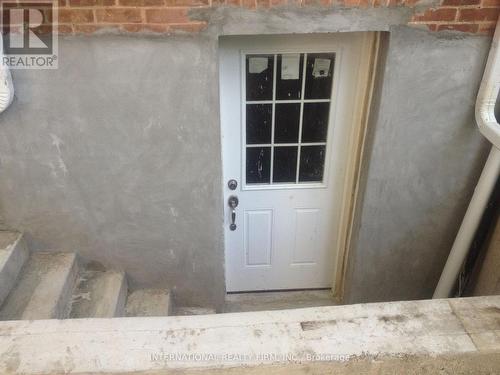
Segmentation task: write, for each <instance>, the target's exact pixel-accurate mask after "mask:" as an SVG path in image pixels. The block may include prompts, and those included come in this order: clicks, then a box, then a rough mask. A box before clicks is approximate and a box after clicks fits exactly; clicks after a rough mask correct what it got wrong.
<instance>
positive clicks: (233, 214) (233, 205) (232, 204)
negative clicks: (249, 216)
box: [227, 195, 240, 230]
mask: <svg viewBox="0 0 500 375" xmlns="http://www.w3.org/2000/svg"><path fill="white" fill-rule="evenodd" d="M238 203H240V202H239V200H238V197H237V196H236V195H231V196H230V197H229V198H228V200H227V204H228V205H229V207H231V224H230V225H229V229H230V230H236V207H238Z"/></svg>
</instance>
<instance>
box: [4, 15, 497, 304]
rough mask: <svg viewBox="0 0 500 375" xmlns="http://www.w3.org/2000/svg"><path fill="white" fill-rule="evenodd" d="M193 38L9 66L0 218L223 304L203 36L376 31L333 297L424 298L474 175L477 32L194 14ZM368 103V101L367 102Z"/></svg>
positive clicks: (191, 296) (65, 47)
mask: <svg viewBox="0 0 500 375" xmlns="http://www.w3.org/2000/svg"><path fill="white" fill-rule="evenodd" d="M196 16H197V17H199V18H200V19H206V20H209V22H210V27H209V28H208V30H207V31H206V32H204V33H202V34H199V35H193V36H166V37H158V38H154V37H151V36H147V35H146V36H134V37H132V36H127V37H126V36H113V35H95V36H90V37H74V38H64V39H62V40H61V42H60V50H61V51H60V56H61V58H60V62H59V69H58V70H55V71H15V72H14V84H15V86H16V99H15V101H14V103H13V104H12V106H11V107H10V108H9V109H8V110H7V111H6V112H5V113H3V114H2V115H1V116H0V217H1V218H2V220H3V221H4V224H5V225H6V226H8V227H11V228H16V229H19V230H22V231H24V232H25V233H26V235H27V238H28V240H29V244H30V246H31V248H32V250H35V251H36V250H55V251H58V250H60V251H77V252H78V253H80V254H81V255H82V256H83V257H85V258H87V259H92V260H97V261H100V262H102V263H104V264H105V265H108V266H114V267H117V268H123V269H125V270H126V271H127V273H128V275H129V277H130V281H131V283H132V285H133V286H153V285H154V286H160V285H162V286H168V287H171V288H173V290H174V293H175V296H176V298H177V300H178V302H179V303H181V304H186V305H196V304H198V305H215V306H220V304H221V303H222V301H223V298H224V293H225V288H224V249H223V237H222V236H223V234H222V212H223V202H222V200H221V196H222V184H221V160H220V139H219V137H220V131H219V117H218V112H219V105H218V88H217V86H218V77H217V37H218V36H219V35H223V34H232V35H236V34H249V33H255V34H265V33H280V34H285V33H297V32H327V31H329V32H333V31H349V30H351V31H360V30H386V31H387V30H392V33H391V37H390V41H389V46H388V59H387V66H386V69H385V75H384V79H383V82H382V86H381V97H379V98H378V101H379V104H380V108H379V111H378V115H377V116H375V118H374V119H373V123H372V126H371V128H370V132H371V138H370V139H371V142H370V143H369V150H370V152H369V153H368V154H367V156H368V157H369V158H368V159H369V163H366V164H365V168H366V174H365V178H364V185H363V186H364V197H365V198H364V199H363V200H362V201H361V205H360V209H359V211H358V213H359V214H358V225H357V231H356V232H355V236H354V246H353V249H352V250H351V257H350V264H349V273H348V279H347V285H346V292H347V293H346V297H347V298H346V301H347V302H356V301H371V300H390V299H410V298H422V297H429V296H430V293H431V291H432V289H433V287H434V284H435V282H436V281H437V277H438V276H439V271H440V269H441V267H442V266H443V263H444V260H445V257H446V255H447V252H448V251H449V247H450V245H451V241H452V239H453V237H454V234H455V232H456V229H457V228H458V225H459V222H460V219H461V217H462V215H463V213H464V211H465V207H466V202H467V200H468V198H469V196H470V193H471V191H472V189H473V186H474V183H475V180H476V178H477V176H478V174H479V173H480V166H481V162H482V161H483V158H484V150H485V143H484V142H483V141H482V139H481V137H480V135H479V134H478V132H477V131H476V129H475V126H474V122H473V117H472V116H473V102H474V97H475V94H476V90H477V87H478V82H479V79H480V74H481V69H482V67H483V64H484V58H485V55H486V53H487V50H488V45H489V38H487V37H477V36H461V37H456V36H452V37H450V36H449V35H437V34H429V33H428V32H426V31H420V30H415V29H406V28H399V27H397V25H399V24H404V23H406V22H407V20H408V18H409V17H411V14H410V13H409V12H408V10H407V9H406V8H401V9H399V8H398V9H390V10H382V9H370V10H332V11H325V10H321V11H319V10H317V9H305V10H304V9H302V10H300V9H299V10H297V9H292V10H290V9H276V10H271V11H262V12H260V13H259V12H252V11H248V10H241V9H238V10H234V9H233V10H228V9H219V10H216V11H210V12H208V13H207V11H206V10H200V11H199V14H198V15H196ZM374 113H377V111H374Z"/></svg>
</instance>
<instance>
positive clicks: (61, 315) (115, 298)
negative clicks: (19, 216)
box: [0, 231, 171, 320]
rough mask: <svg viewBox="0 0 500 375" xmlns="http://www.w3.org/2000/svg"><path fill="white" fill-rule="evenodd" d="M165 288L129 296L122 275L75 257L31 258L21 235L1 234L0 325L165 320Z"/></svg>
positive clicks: (167, 311)
mask: <svg viewBox="0 0 500 375" xmlns="http://www.w3.org/2000/svg"><path fill="white" fill-rule="evenodd" d="M170 311H171V295H170V292H169V291H168V290H165V289H141V290H135V291H130V292H129V290H128V286H127V277H126V274H125V273H124V272H120V271H114V270H108V269H106V268H104V267H103V266H102V265H100V264H98V263H94V262H91V263H85V262H84V261H83V260H82V259H79V258H78V257H77V255H76V254H74V253H57V252H36V253H32V254H30V253H29V251H28V249H27V246H26V243H25V241H24V240H23V236H22V234H21V233H17V232H11V231H0V320H25V319H28V320H35V319H66V318H112V317H120V316H166V315H169V314H170Z"/></svg>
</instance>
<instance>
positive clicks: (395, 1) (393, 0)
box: [387, 0, 404, 7]
mask: <svg viewBox="0 0 500 375" xmlns="http://www.w3.org/2000/svg"><path fill="white" fill-rule="evenodd" d="M403 4H404V0H389V2H388V3H387V6H388V7H400V6H402V5H403Z"/></svg>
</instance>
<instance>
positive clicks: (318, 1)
mask: <svg viewBox="0 0 500 375" xmlns="http://www.w3.org/2000/svg"><path fill="white" fill-rule="evenodd" d="M330 4H331V1H330V0H304V5H306V6H307V5H312V6H329V5H330ZM271 6H274V4H273V1H271Z"/></svg>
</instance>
